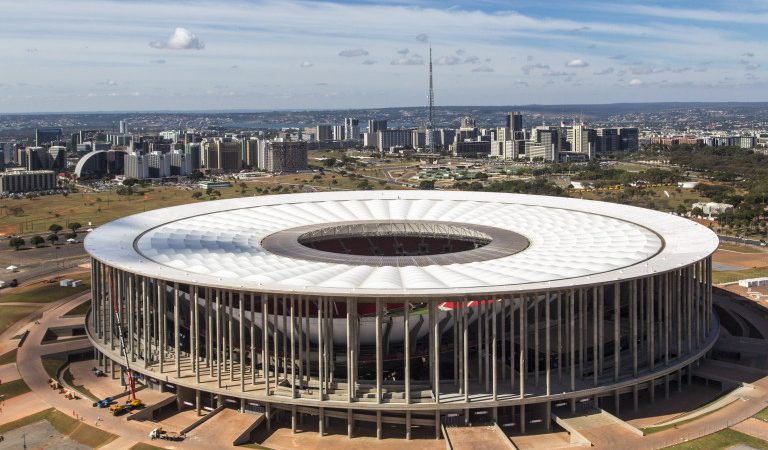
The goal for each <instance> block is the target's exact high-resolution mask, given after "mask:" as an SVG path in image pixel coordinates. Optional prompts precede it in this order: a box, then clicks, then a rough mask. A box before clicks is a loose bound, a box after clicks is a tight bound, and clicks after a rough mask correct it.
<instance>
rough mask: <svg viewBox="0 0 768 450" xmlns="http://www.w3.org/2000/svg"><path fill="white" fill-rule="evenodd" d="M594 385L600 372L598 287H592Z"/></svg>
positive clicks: (596, 383)
mask: <svg viewBox="0 0 768 450" xmlns="http://www.w3.org/2000/svg"><path fill="white" fill-rule="evenodd" d="M591 303H592V385H594V386H597V385H598V380H597V378H598V374H599V370H600V368H599V365H598V359H599V358H598V348H599V346H600V344H599V343H598V340H597V339H598V332H597V330H598V328H599V325H598V323H599V319H598V310H599V308H598V289H597V287H593V288H592V302H591ZM547 333H549V330H547ZM547 361H549V354H547Z"/></svg>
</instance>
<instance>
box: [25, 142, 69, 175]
mask: <svg viewBox="0 0 768 450" xmlns="http://www.w3.org/2000/svg"><path fill="white" fill-rule="evenodd" d="M66 157H67V148H66V147H63V146H59V145H52V146H50V147H48V148H45V147H27V148H26V158H25V160H26V166H27V169H29V170H62V169H64V168H65V166H66V164H67V159H66Z"/></svg>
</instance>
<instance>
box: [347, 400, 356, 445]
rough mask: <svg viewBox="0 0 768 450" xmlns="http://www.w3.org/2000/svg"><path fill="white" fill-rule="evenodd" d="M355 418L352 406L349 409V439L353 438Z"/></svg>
mask: <svg viewBox="0 0 768 450" xmlns="http://www.w3.org/2000/svg"><path fill="white" fill-rule="evenodd" d="M354 420H355V419H354V418H353V417H352V408H349V409H347V439H352V433H353V431H354V430H353V428H354Z"/></svg>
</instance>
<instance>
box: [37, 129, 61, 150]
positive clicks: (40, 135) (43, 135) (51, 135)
mask: <svg viewBox="0 0 768 450" xmlns="http://www.w3.org/2000/svg"><path fill="white" fill-rule="evenodd" d="M63 136H64V134H63V132H62V131H61V128H53V127H45V128H37V129H35V146H37V147H42V146H43V145H51V144H56V143H58V142H59V141H61V139H62V137H63Z"/></svg>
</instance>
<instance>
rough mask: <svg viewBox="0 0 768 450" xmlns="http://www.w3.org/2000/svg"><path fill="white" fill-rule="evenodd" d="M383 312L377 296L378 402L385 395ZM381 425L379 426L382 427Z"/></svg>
mask: <svg viewBox="0 0 768 450" xmlns="http://www.w3.org/2000/svg"><path fill="white" fill-rule="evenodd" d="M381 314H382V311H381V299H380V298H376V403H381V401H382V397H383V394H382V392H381V385H382V372H383V371H384V361H383V351H382V350H383V349H382V345H381ZM380 419H381V417H380V415H379V420H380ZM380 425H381V424H379V426H378V428H381V427H380Z"/></svg>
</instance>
